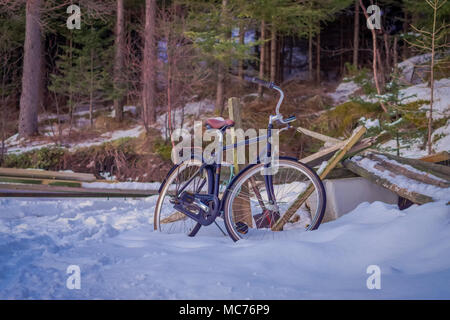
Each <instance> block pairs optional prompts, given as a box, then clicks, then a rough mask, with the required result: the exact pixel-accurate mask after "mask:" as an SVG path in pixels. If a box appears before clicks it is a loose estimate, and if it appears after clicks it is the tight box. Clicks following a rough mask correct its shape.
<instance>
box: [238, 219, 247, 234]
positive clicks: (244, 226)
mask: <svg viewBox="0 0 450 320" xmlns="http://www.w3.org/2000/svg"><path fill="white" fill-rule="evenodd" d="M236 230H237V232H239V233H242V234H247V232H248V225H247V224H245V223H244V222H240V221H239V222H236Z"/></svg>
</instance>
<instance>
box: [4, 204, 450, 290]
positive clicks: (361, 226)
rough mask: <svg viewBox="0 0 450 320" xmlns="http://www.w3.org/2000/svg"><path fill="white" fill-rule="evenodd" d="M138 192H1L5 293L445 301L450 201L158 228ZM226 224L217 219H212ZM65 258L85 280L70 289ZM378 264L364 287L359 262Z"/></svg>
mask: <svg viewBox="0 0 450 320" xmlns="http://www.w3.org/2000/svg"><path fill="white" fill-rule="evenodd" d="M155 201H156V197H150V198H148V199H145V200H119V199H115V200H87V199H78V200H50V199H39V200H37V199H14V200H9V199H8V200H5V199H2V200H0V208H1V209H0V210H1V211H0V212H1V214H0V298H1V299H423V298H425V299H449V298H450V286H449V283H450V255H449V252H450V210H449V207H448V206H446V205H445V203H444V202H437V203H430V204H426V205H423V206H420V207H419V206H412V207H411V208H409V209H407V210H405V211H399V210H398V209H397V207H396V206H393V205H387V204H384V203H381V202H375V203H372V204H369V203H362V204H361V205H359V206H358V207H357V208H356V209H355V210H353V211H352V212H350V213H348V214H347V215H345V216H343V217H341V218H340V219H338V220H336V221H333V222H329V223H326V224H323V225H322V226H321V227H320V228H319V229H318V230H316V231H312V232H299V231H296V230H294V232H289V231H287V232H282V233H280V234H283V235H284V234H286V236H285V237H280V238H279V239H275V240H265V241H249V240H246V241H240V242H237V243H234V242H232V241H231V240H230V239H229V238H227V237H224V236H223V235H222V233H221V232H220V231H219V230H218V229H217V228H216V227H215V226H214V225H212V226H210V227H208V228H204V229H201V231H200V233H199V235H197V236H196V237H195V238H189V237H187V236H185V235H181V234H175V235H166V234H161V233H158V232H153V225H152V223H153V210H154V206H155ZM219 222H221V221H219ZM70 265H78V266H79V267H80V270H81V289H80V290H69V289H67V288H66V281H67V278H68V276H69V275H68V274H67V273H66V270H67V268H68V266H70ZM370 265H377V266H379V267H380V269H381V289H380V290H369V289H367V287H366V281H367V278H368V277H369V274H367V272H366V270H367V268H368V266H370Z"/></svg>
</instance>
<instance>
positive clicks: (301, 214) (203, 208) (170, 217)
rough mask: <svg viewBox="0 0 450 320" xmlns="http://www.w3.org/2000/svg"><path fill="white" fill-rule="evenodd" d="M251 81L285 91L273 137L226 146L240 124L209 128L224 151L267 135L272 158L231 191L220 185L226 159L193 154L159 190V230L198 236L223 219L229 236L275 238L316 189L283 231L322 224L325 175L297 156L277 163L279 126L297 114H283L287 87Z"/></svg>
mask: <svg viewBox="0 0 450 320" xmlns="http://www.w3.org/2000/svg"><path fill="white" fill-rule="evenodd" d="M245 80H247V81H250V82H253V83H256V84H259V85H262V86H264V87H267V88H269V89H274V90H276V91H278V92H279V94H280V98H279V100H278V103H277V106H276V108H275V115H270V117H269V123H268V130H267V135H260V136H258V137H256V138H253V139H247V140H245V141H241V142H239V143H234V144H230V145H226V146H224V145H223V134H224V133H225V131H226V130H227V129H228V128H231V127H233V125H234V122H233V121H231V120H223V119H220V120H218V119H214V118H213V119H207V120H206V121H205V125H206V128H207V129H216V130H219V131H220V134H221V135H222V139H219V148H218V150H221V152H223V151H226V150H229V149H230V148H237V147H239V146H241V145H243V144H245V145H248V144H251V143H259V141H263V140H264V139H265V140H266V148H265V151H264V152H265V156H266V161H261V155H260V157H258V161H257V162H256V163H254V164H250V165H248V166H246V167H245V168H244V169H243V170H241V171H239V173H238V174H237V175H236V176H235V177H234V178H233V179H232V180H231V182H229V183H228V184H227V185H226V188H225V190H223V188H222V190H221V184H220V181H221V168H222V163H221V161H216V162H213V163H208V162H205V160H204V159H203V157H201V158H199V157H194V156H193V157H192V158H191V159H188V160H185V161H183V162H181V163H179V164H177V165H175V166H174V167H173V168H172V169H171V170H170V171H169V173H168V175H167V177H166V179H165V180H164V181H163V183H162V184H161V187H160V189H159V198H158V201H157V203H156V207H155V215H154V229H155V230H157V231H161V232H166V233H185V234H187V235H188V236H195V235H196V234H197V233H198V231H199V230H200V228H201V227H202V226H209V225H211V224H212V223H216V225H217V226H218V227H219V225H218V224H217V222H216V219H217V218H218V217H222V218H223V219H224V221H225V227H226V230H227V232H228V235H229V236H230V237H231V239H233V240H234V241H237V240H240V239H264V238H266V237H270V236H272V237H275V235H276V234H279V233H280V232H274V231H273V230H272V229H273V227H274V225H275V224H276V223H277V222H278V221H280V219H282V218H283V215H284V214H285V213H286V212H287V210H288V209H289V208H290V206H291V205H292V203H293V202H294V201H295V200H296V199H297V196H298V195H299V194H300V193H302V192H303V191H305V190H306V189H308V188H309V189H308V190H309V191H311V192H310V194H311V196H310V197H309V199H310V201H307V202H306V203H304V204H303V205H302V206H301V207H300V208H299V209H298V210H296V211H295V214H294V215H293V216H292V218H289V220H288V221H284V222H285V223H284V226H283V228H282V230H283V231H286V230H290V229H304V230H307V231H308V230H315V229H317V228H318V227H319V225H320V223H321V222H322V218H323V215H324V212H325V205H326V194H325V189H324V187H323V184H322V181H321V180H320V178H319V176H318V175H317V174H316V173H315V171H314V170H312V169H311V168H309V167H308V166H307V165H305V164H303V163H301V162H299V161H298V160H297V159H296V158H290V157H279V159H278V161H276V164H274V162H273V161H271V160H272V144H271V136H272V131H273V130H274V128H273V126H274V124H275V123H279V124H281V125H285V127H283V128H282V129H280V132H281V131H284V130H287V129H289V128H291V126H290V123H292V122H293V121H295V120H296V118H295V116H291V117H288V118H286V119H285V118H284V117H283V115H282V114H281V113H280V107H281V104H282V102H283V99H284V93H283V91H282V90H281V88H280V87H278V86H276V85H275V84H274V83H272V82H266V81H264V80H261V79H257V78H250V77H245ZM218 159H222V154H219V155H218ZM267 160H269V161H267ZM275 169H276V170H275ZM269 171H270V172H269ZM311 188H313V189H311ZM221 191H223V192H221ZM285 220H286V219H285ZM219 228H220V227H219ZM222 232H223V230H222Z"/></svg>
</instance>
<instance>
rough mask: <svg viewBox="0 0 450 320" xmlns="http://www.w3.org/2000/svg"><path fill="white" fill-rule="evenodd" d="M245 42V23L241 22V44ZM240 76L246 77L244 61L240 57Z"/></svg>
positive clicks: (240, 77)
mask: <svg viewBox="0 0 450 320" xmlns="http://www.w3.org/2000/svg"><path fill="white" fill-rule="evenodd" d="M244 43H245V27H244V23H243V22H241V25H240V26H239V44H240V45H244ZM238 77H239V79H244V61H243V60H242V59H239V67H238Z"/></svg>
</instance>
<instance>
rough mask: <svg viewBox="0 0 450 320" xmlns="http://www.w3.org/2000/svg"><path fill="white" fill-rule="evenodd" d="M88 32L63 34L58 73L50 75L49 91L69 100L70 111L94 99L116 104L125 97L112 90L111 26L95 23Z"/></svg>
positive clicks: (86, 29) (85, 26)
mask: <svg viewBox="0 0 450 320" xmlns="http://www.w3.org/2000/svg"><path fill="white" fill-rule="evenodd" d="M84 28H85V29H84V30H83V29H82V30H76V29H74V30H72V31H68V30H66V31H63V34H64V35H65V37H66V44H65V45H61V46H60V47H59V54H58V56H57V61H56V67H57V70H56V72H54V73H53V74H51V75H50V78H51V85H50V86H49V87H48V88H49V90H50V91H53V92H55V93H57V94H59V95H62V96H64V97H66V98H67V99H68V105H69V110H70V111H72V110H73V107H74V105H75V104H76V103H77V102H80V101H89V100H90V98H91V97H92V98H94V99H95V100H96V101H98V100H102V99H107V100H112V99H114V97H115V96H116V95H119V94H121V93H122V92H114V91H113V89H112V88H113V85H112V79H111V75H112V72H111V70H112V61H113V59H112V54H113V48H114V47H113V46H112V43H113V40H112V36H111V33H110V30H111V25H109V24H107V23H106V24H105V23H102V22H101V21H100V22H95V21H94V22H92V24H91V25H90V26H89V25H86V24H85V25H84Z"/></svg>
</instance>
